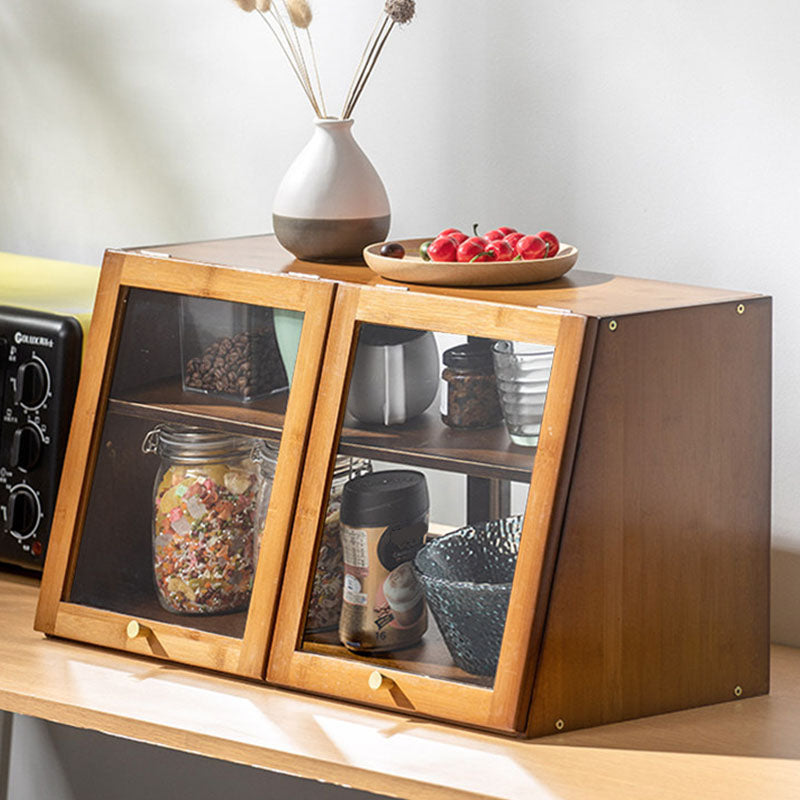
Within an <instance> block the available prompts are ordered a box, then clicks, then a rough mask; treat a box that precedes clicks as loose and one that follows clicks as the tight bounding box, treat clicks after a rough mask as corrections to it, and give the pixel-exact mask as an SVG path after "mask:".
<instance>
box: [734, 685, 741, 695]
mask: <svg viewBox="0 0 800 800" xmlns="http://www.w3.org/2000/svg"><path fill="white" fill-rule="evenodd" d="M733 693H734V694H735V695H736V696H737V697H741V696H742V687H741V686H734V687H733Z"/></svg>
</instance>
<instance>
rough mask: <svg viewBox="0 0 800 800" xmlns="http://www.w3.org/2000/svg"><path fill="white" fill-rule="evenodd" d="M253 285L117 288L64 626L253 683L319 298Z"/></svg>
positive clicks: (279, 549)
mask: <svg viewBox="0 0 800 800" xmlns="http://www.w3.org/2000/svg"><path fill="white" fill-rule="evenodd" d="M169 267H170V268H172V269H174V265H169ZM187 277H188V278H190V279H191V277H192V275H191V272H189V273H187ZM276 280H277V281H280V282H281V285H280V291H278V287H277V285H273V286H272V287H270V286H269V285H268V284H270V283H273V282H274V281H276ZM132 283H134V282H133V281H132ZM262 283H264V284H265V285H264V286H261V287H260V288H262V289H263V293H260V292H249V293H245V292H241V293H237V292H236V291H234V290H233V288H232V287H228V288H227V289H226V291H225V292H224V293H222V294H223V296H222V297H205V296H203V297H200V296H195V295H192V294H185V293H179V292H174V291H165V290H162V289H159V288H144V287H142V286H140V285H130V286H126V285H125V284H124V276H123V282H121V283H120V285H119V287H118V288H119V300H118V304H117V309H116V313H115V320H114V323H113V334H112V337H111V339H110V341H112V342H114V344H115V347H113V348H111V347H109V358H108V360H107V363H106V366H105V375H106V378H105V385H107V387H108V389H107V391H106V392H105V393H102V390H101V395H100V396H99V397H98V413H97V416H96V421H95V427H94V437H95V445H94V453H95V461H94V464H93V465H87V467H88V469H87V475H88V476H90V477H91V480H87V482H86V488H85V490H84V496H83V502H82V504H81V512H80V514H79V515H78V516H77V519H76V526H75V531H74V538H73V542H72V552H73V557H72V558H73V563H74V566H73V568H72V570H71V571H70V572H69V573H68V574H67V575H66V576H65V583H64V589H63V598H62V599H63V601H64V602H63V603H62V604H61V608H60V609H59V613H60V617H61V622H62V624H63V625H65V626H68V625H69V624H70V622H69V619H70V614H72V615H73V616H74V617H75V619H74V621H73V623H74V625H76V626H77V625H78V623H79V620H80V617H81V614H82V612H84V611H89V612H90V613H91V614H92V615H93V616H94V617H95V618H98V619H102V620H103V621H104V627H103V630H102V631H101V632H100V634H99V638H101V639H103V640H104V641H102V642H101V643H109V642H108V641H105V639H111V641H112V643H119V642H122V643H123V644H124V645H125V646H127V647H132V648H134V649H136V647H140V648H142V649H143V650H144V651H145V652H152V653H153V654H155V655H160V656H162V657H166V658H174V659H175V660H180V661H188V662H189V663H197V664H200V665H202V666H213V667H215V668H222V669H226V670H230V671H233V672H243V673H245V674H253V673H255V674H258V675H261V674H262V673H263V666H264V660H265V652H266V641H267V637H268V633H269V630H270V627H271V618H272V610H271V608H272V606H274V601H275V593H276V589H275V587H276V586H277V584H278V582H279V578H280V569H281V568H282V562H283V556H284V552H285V544H286V539H287V535H288V527H289V524H290V520H291V514H292V512H293V499H294V497H295V496H296V491H297V485H298V482H299V470H300V463H301V460H302V459H301V458H300V459H298V453H299V455H300V456H301V457H302V450H303V448H304V444H305V439H306V436H307V424H308V419H309V416H310V412H311V406H312V404H313V386H314V384H315V381H316V376H317V373H318V371H319V367H320V362H321V350H322V343H323V339H324V331H325V327H326V325H327V316H328V310H327V309H328V307H329V303H330V299H331V291H330V289H329V287H324V286H317V287H313V288H314V289H315V290H317V291H316V292H315V291H312V290H311V289H309V287H308V285H307V284H308V283H309V282H303V281H296V280H294V281H293V280H292V279H291V278H289V279H276V278H274V277H271V276H260V278H259V281H258V284H257V285H256V287H255V288H259V286H260V284H262ZM304 284H305V285H304ZM270 288H272V289H273V291H272V292H270V291H269V289H270ZM188 290H189V291H190V290H191V283H190V286H189V289H188ZM225 294H227V295H228V297H225V296H224V295H225ZM237 295H238V296H240V297H242V298H246V299H247V300H248V302H244V301H243V299H232V297H237ZM315 295H317V296H316V297H315ZM256 297H258V298H259V300H258V301H257V302H254V299H255V298H256ZM317 318H318V319H317ZM307 323H308V324H307ZM112 349H113V352H112ZM85 399H86V398H85V397H84V400H85ZM284 439H288V444H286V446H284ZM273 497H280V500H279V501H278V502H276V503H271V502H270V501H271V499H272V498H273ZM261 556H263V559H262V558H261ZM261 560H263V561H264V562H265V564H264V566H263V567H261V568H260V571H259V567H258V565H259V562H260V561H261ZM254 606H256V607H257V612H258V614H259V619H258V620H254V621H253V623H251V626H250V628H249V631H250V633H249V634H248V614H249V611H250V609H251V608H253V607H254ZM98 612H99V617H98ZM126 637H127V640H126ZM79 638H80V637H79ZM137 639H140V640H141V641H140V642H136V641H135V640H137ZM245 640H247V641H245Z"/></svg>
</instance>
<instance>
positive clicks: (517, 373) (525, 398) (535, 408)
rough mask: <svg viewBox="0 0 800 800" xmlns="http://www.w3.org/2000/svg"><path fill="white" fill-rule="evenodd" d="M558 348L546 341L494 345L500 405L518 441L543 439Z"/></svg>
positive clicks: (534, 442)
mask: <svg viewBox="0 0 800 800" xmlns="http://www.w3.org/2000/svg"><path fill="white" fill-rule="evenodd" d="M554 352H555V351H554V348H552V347H546V346H544V345H538V344H528V343H526V342H509V341H505V340H501V341H499V342H495V343H494V345H493V347H492V356H493V358H494V374H495V377H496V378H497V392H498V395H499V396H500V408H501V409H502V412H503V419H504V420H505V423H506V428H507V429H508V435H509V436H510V437H511V441H512V442H514V444H518V445H523V446H525V447H535V446H536V445H537V444H538V443H539V432H540V431H541V428H542V414H543V413H544V402H545V400H546V398H547V387H548V385H549V383H550V370H551V369H552V366H553V353H554Z"/></svg>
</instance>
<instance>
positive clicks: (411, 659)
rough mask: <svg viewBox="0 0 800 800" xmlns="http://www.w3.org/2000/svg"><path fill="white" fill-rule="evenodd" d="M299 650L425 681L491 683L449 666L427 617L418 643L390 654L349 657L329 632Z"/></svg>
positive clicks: (314, 636) (307, 640)
mask: <svg viewBox="0 0 800 800" xmlns="http://www.w3.org/2000/svg"><path fill="white" fill-rule="evenodd" d="M303 650H305V651H306V652H309V653H317V654H318V655H326V656H333V657H335V658H346V659H348V660H351V661H358V662H361V663H362V664H364V663H366V664H372V665H374V666H375V667H377V668H381V667H383V668H385V669H397V670H400V671H402V672H411V673H414V674H416V675H425V676H427V677H429V678H437V679H439V680H445V681H455V682H457V683H468V684H471V685H473V686H484V687H486V688H489V689H490V688H491V687H492V683H493V682H494V681H493V678H491V677H484V676H481V675H470V674H469V673H468V672H464V670H462V669H459V668H458V667H457V666H456V665H455V664H454V663H453V659H452V658H451V657H450V653H449V652H448V650H447V646H446V645H445V643H444V639H442V634H441V633H440V632H439V628H438V626H437V625H436V621H435V620H434V619H433V617H432V616H431V615H430V614H429V615H428V630H427V631H426V632H425V636H424V637H423V639H422V642H421V643H420V644H418V645H416V646H414V647H406V648H404V649H403V650H396V651H394V652H390V653H376V654H374V655H363V654H359V653H353V652H351V651H350V650H348V649H347V648H346V647H343V646H342V645H341V643H340V642H339V636H338V634H337V633H336V631H331V632H330V633H316V634H307V635H306V637H305V640H304V642H303Z"/></svg>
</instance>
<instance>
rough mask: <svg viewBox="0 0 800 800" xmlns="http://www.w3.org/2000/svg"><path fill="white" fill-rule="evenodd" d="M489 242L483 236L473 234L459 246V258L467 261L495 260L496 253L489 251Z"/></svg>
mask: <svg viewBox="0 0 800 800" xmlns="http://www.w3.org/2000/svg"><path fill="white" fill-rule="evenodd" d="M488 246H489V242H487V241H486V239H484V238H483V237H482V236H471V237H470V238H469V239H467V240H466V241H465V242H462V243H461V244H460V245H459V246H458V260H459V261H462V262H466V261H494V258H495V256H494V254H493V253H489V251H488V250H487V247H488Z"/></svg>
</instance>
